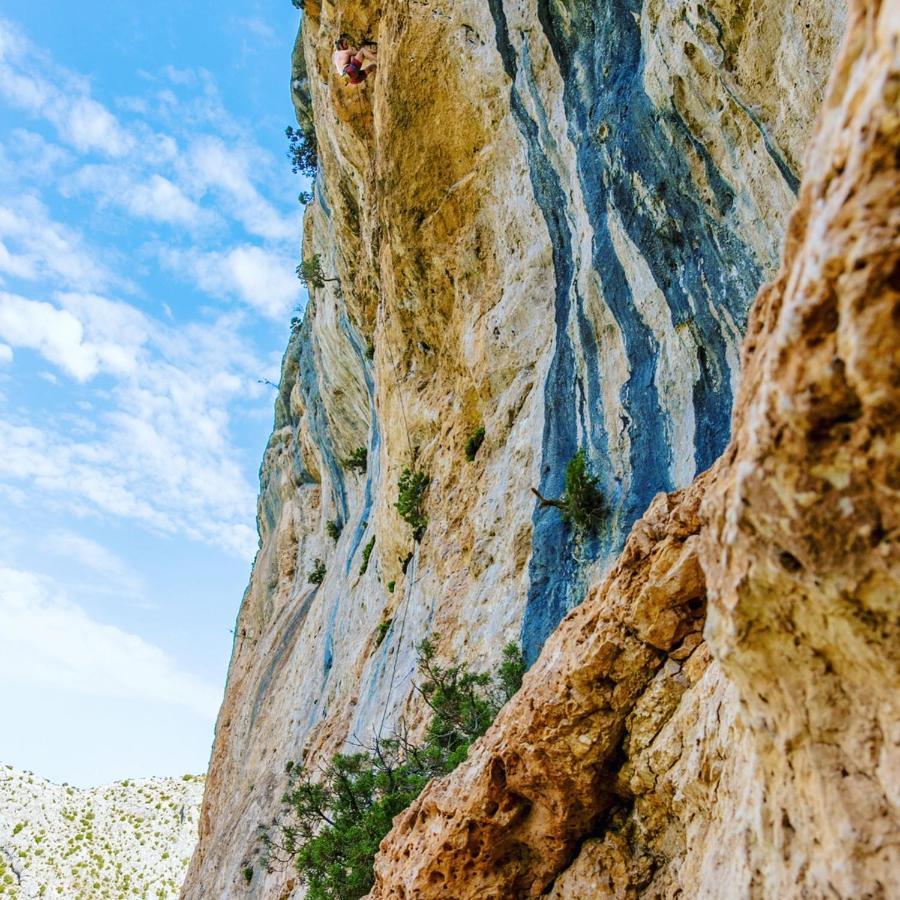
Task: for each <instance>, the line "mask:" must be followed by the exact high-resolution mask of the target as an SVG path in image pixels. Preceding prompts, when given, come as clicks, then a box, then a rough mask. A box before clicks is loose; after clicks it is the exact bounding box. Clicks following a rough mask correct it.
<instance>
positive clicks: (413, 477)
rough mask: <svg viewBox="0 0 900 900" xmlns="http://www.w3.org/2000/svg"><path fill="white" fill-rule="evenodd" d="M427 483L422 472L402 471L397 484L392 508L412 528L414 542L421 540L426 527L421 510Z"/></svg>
mask: <svg viewBox="0 0 900 900" xmlns="http://www.w3.org/2000/svg"><path fill="white" fill-rule="evenodd" d="M428 483H429V478H428V476H427V475H426V474H425V473H424V472H421V471H419V470H418V469H416V470H410V469H404V470H403V473H402V474H401V475H400V481H399V482H398V484H397V502H396V503H395V504H394V506H395V507H396V508H397V512H399V513H400V517H401V518H402V519H403V521H404V522H406V523H407V524H408V525H409V527H410V528H412V530H413V538H414V539H415V540H416V541H421V540H422V535H423V534H424V533H425V528H426V526H427V525H428V519H426V518H425V513H424V512H423V510H422V505H423V503H424V500H425V491H427V490H428Z"/></svg>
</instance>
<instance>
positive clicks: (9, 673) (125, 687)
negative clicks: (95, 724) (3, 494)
mask: <svg viewBox="0 0 900 900" xmlns="http://www.w3.org/2000/svg"><path fill="white" fill-rule="evenodd" d="M0 621H2V622H3V628H2V629H0V683H2V684H3V685H5V687H6V689H9V688H14V689H15V688H24V689H28V688H29V687H34V686H46V687H51V688H55V689H58V690H62V691H66V692H70V693H81V694H90V695H94V696H101V697H117V698H123V699H128V700H136V701H151V702H153V701H155V702H162V703H169V704H173V705H177V706H184V707H187V708H188V709H191V710H192V711H193V712H195V713H196V714H197V715H200V716H203V717H205V718H209V719H211V718H213V717H214V716H215V714H216V709H217V708H218V705H219V701H220V694H219V691H218V690H216V689H215V688H214V687H212V686H210V685H209V684H206V683H205V682H204V681H202V680H201V679H199V678H197V677H196V676H194V675H192V674H191V673H189V672H185V671H184V670H182V669H181V668H179V666H178V665H177V664H176V662H175V661H174V660H173V659H172V658H171V657H170V656H169V655H168V654H166V653H165V652H164V651H163V650H161V649H160V648H159V647H157V646H155V645H154V644H151V643H149V642H148V641H146V640H144V639H143V638H141V637H138V636H137V635H135V634H131V633H129V632H127V631H123V630H122V629H120V628H117V627H116V626H113V625H107V624H104V623H102V622H98V621H96V620H95V619H93V618H91V617H90V616H89V615H88V614H87V612H85V610H84V609H82V608H81V607H80V606H78V605H77V604H75V603H73V602H72V601H71V600H70V599H69V598H68V596H67V595H66V592H65V591H64V590H63V589H62V588H61V587H60V586H59V585H58V584H57V583H56V582H55V581H53V580H51V579H49V578H46V577H44V576H41V575H38V574H36V573H34V572H27V571H22V570H19V569H12V568H6V567H0Z"/></svg>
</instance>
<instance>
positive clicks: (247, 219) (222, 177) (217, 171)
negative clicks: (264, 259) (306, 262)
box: [181, 136, 300, 241]
mask: <svg viewBox="0 0 900 900" xmlns="http://www.w3.org/2000/svg"><path fill="white" fill-rule="evenodd" d="M258 155H259V154H258V152H257V153H252V152H251V151H250V150H248V149H247V148H246V147H243V148H241V147H232V146H227V145H226V144H225V143H224V142H223V141H221V140H219V139H218V138H214V137H209V136H207V137H203V138H200V139H198V140H196V141H195V142H194V143H193V145H192V146H191V148H190V152H189V155H188V157H187V159H185V160H183V161H182V163H181V180H182V182H183V183H185V184H187V185H191V186H192V187H193V188H194V190H195V191H197V192H200V191H206V190H212V191H215V192H216V193H217V194H218V195H219V197H220V202H221V203H223V204H225V206H226V207H227V208H228V210H229V212H230V214H231V215H232V216H233V217H234V218H235V219H237V220H238V221H239V222H240V223H241V224H242V225H243V226H244V228H245V229H246V231H247V232H248V233H249V234H253V235H256V236H258V237H262V238H265V239H267V240H272V241H278V240H283V241H287V240H291V239H292V238H294V239H296V237H297V236H298V234H299V231H300V214H299V211H298V212H297V213H296V214H295V215H291V216H284V215H282V214H281V213H279V212H278V210H276V209H275V207H274V206H272V205H271V204H270V203H269V202H268V201H267V200H265V199H264V198H263V197H262V195H261V194H260V193H259V191H258V190H257V188H256V187H255V185H254V183H253V182H254V179H253V177H252V176H251V172H252V171H253V168H254V165H255V164H258V162H259V159H258V158H257V157H258Z"/></svg>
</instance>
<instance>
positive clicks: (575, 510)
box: [562, 450, 606, 531]
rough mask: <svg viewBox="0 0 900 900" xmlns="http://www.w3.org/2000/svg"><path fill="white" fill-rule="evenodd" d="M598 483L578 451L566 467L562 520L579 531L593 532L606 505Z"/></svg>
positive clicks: (582, 452)
mask: <svg viewBox="0 0 900 900" xmlns="http://www.w3.org/2000/svg"><path fill="white" fill-rule="evenodd" d="M598 484H599V481H598V479H597V478H595V477H594V476H592V475H591V473H590V472H589V471H588V467H587V456H586V455H585V452H584V450H579V451H578V452H577V453H576V454H575V455H574V456H573V457H572V458H571V459H570V460H569V464H568V466H566V490H565V493H564V494H563V497H562V502H563V507H562V514H563V518H564V519H565V520H566V521H567V522H570V523H571V524H572V525H574V526H575V528H577V529H578V530H579V531H594V530H596V528H597V526H598V525H599V524H600V522H601V521H602V519H603V514H604V512H605V509H606V504H605V501H604V499H603V494H602V493H601V491H600V489H599V487H598V486H597V485H598Z"/></svg>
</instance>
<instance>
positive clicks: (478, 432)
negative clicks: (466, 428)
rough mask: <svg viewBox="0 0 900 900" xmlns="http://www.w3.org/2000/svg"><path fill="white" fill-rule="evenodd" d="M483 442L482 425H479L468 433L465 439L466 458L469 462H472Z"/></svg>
mask: <svg viewBox="0 0 900 900" xmlns="http://www.w3.org/2000/svg"><path fill="white" fill-rule="evenodd" d="M483 443H484V425H479V426H478V428H476V429H475V430H474V431H473V432H472V433H471V434H470V435H469V439H468V440H467V441H466V459H467V460H468V461H469V462H474V461H475V457H476V456H477V455H478V451H479V450H480V449H481V445H482V444H483Z"/></svg>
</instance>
